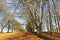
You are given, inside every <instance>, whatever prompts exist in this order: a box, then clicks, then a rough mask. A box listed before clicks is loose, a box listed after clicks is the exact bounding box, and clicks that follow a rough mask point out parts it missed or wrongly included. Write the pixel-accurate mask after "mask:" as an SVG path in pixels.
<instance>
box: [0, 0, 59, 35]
mask: <svg viewBox="0 0 60 40" xmlns="http://www.w3.org/2000/svg"><path fill="white" fill-rule="evenodd" d="M0 2H5V1H0ZM7 4H11V5H10V6H8V5H7ZM6 5H7V6H6ZM20 5H21V6H20ZM11 9H12V11H13V12H11V11H10V10H11ZM20 9H21V10H20ZM17 10H19V12H18V13H16V11H17ZM0 14H1V17H2V20H1V21H0V25H1V27H0V28H1V32H2V31H3V29H4V28H5V27H6V28H7V29H8V31H7V32H9V30H11V32H15V31H16V32H18V31H23V32H25V31H27V32H32V33H35V32H36V33H37V34H38V35H41V33H42V32H49V33H51V34H53V33H55V32H57V33H60V0H11V3H6V4H4V3H2V4H1V3H0ZM15 17H18V18H20V19H23V20H25V21H26V23H25V26H26V28H25V29H24V28H23V26H22V24H21V23H19V22H17V21H16V20H15Z"/></svg>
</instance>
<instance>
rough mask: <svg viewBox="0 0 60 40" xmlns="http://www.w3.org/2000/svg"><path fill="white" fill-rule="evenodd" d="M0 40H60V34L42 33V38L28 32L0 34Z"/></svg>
mask: <svg viewBox="0 0 60 40" xmlns="http://www.w3.org/2000/svg"><path fill="white" fill-rule="evenodd" d="M0 40H60V34H56V33H55V34H54V35H51V34H49V33H42V36H41V37H37V36H36V35H34V34H32V33H26V32H14V33H0Z"/></svg>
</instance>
